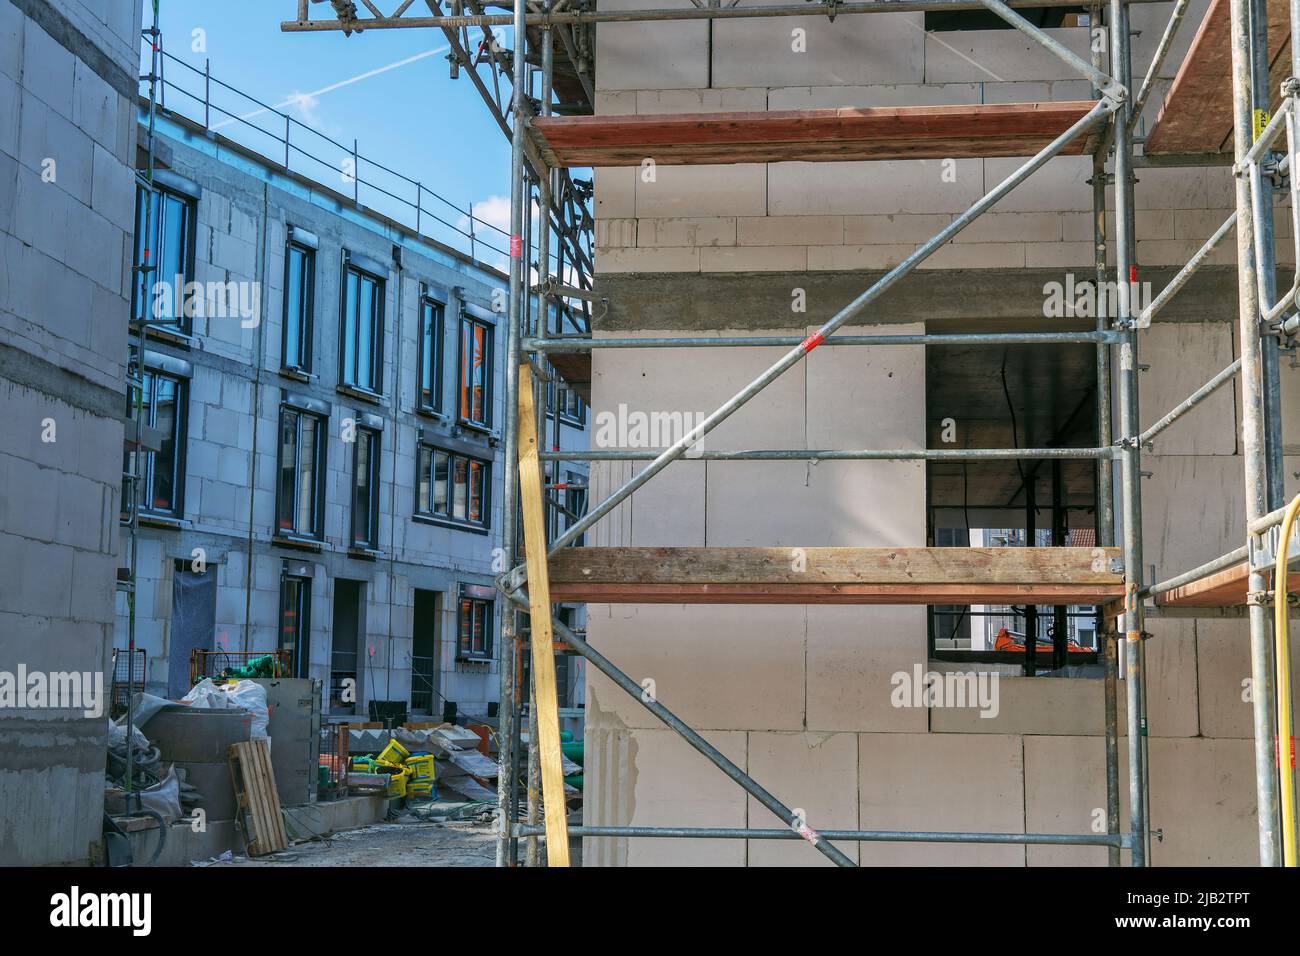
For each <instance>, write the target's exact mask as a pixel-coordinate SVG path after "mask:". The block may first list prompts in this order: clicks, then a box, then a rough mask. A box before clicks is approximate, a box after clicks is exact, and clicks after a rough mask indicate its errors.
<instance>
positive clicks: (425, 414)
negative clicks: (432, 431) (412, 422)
mask: <svg viewBox="0 0 1300 956" xmlns="http://www.w3.org/2000/svg"><path fill="white" fill-rule="evenodd" d="M415 414H417V415H419V416H420V417H421V418H428V419H432V420H433V421H435V422H448V421H450V420H451V417H450V416H449V415H448V414H447V413H446V412H440V411H438V410H437V409H434V408H421V407H419V406H418V405H417V406H416V408H415Z"/></svg>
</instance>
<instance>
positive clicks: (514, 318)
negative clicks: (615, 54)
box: [496, 3, 528, 866]
mask: <svg viewBox="0 0 1300 956" xmlns="http://www.w3.org/2000/svg"><path fill="white" fill-rule="evenodd" d="M526 43H527V36H526V34H525V31H524V5H523V4H522V3H519V4H516V5H515V47H516V52H517V54H518V55H517V56H516V57H515V60H514V91H513V92H514V127H513V129H512V134H511V140H510V253H511V255H510V297H509V300H508V302H507V323H508V332H507V337H506V338H507V344H506V389H505V391H506V394H505V408H504V410H503V411H504V414H503V416H502V418H503V422H502V428H503V430H504V432H505V435H504V438H505V441H504V444H505V460H504V461H503V462H502V472H503V475H504V478H505V481H504V487H503V491H502V495H501V498H502V514H501V529H502V531H501V533H502V539H501V551H502V559H503V560H502V566H503V567H506V568H509V567H512V566H513V565H514V555H515V536H516V529H515V513H516V508H517V502H518V498H519V489H518V486H519V479H518V447H519V427H518V419H519V401H518V398H519V340H520V328H521V323H522V319H523V315H524V313H525V312H526V311H527V304H526V303H527V300H526V299H525V297H524V294H523V292H524V283H525V280H524V275H523V270H524V265H525V264H524V261H523V255H522V252H523V250H522V249H521V248H520V246H521V244H522V234H523V218H524V137H525V136H526V135H527V133H526V124H527V119H526V116H527V108H528V107H527V95H526V94H527V90H525V88H524V67H525V63H524V56H523V54H524V48H525V45H526ZM518 635H519V613H518V611H516V610H514V609H513V608H503V609H502V612H501V639H500V640H499V641H498V642H497V667H498V669H499V670H500V672H501V673H500V677H501V691H500V693H501V696H500V703H499V704H498V710H497V712H498V714H499V715H500V726H499V727H498V728H497V757H498V760H499V766H498V772H497V848H496V864H497V866H514V865H515V863H516V859H515V858H513V857H511V855H510V853H511V845H512V840H513V838H514V834H513V830H514V826H515V823H516V818H515V813H516V810H515V803H516V793H517V788H516V786H515V760H514V746H513V739H514V733H515V726H514V725H515V696H516V695H515V651H516V644H517V641H518Z"/></svg>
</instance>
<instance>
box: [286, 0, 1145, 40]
mask: <svg viewBox="0 0 1300 956" xmlns="http://www.w3.org/2000/svg"><path fill="white" fill-rule="evenodd" d="M1127 2H1128V3H1130V4H1142V3H1161V2H1164V0H1127ZM1008 6H1010V7H1013V8H1015V7H1028V8H1038V7H1077V6H1079V0H1010V2H1009V3H1008ZM983 7H984V4H983V3H980V2H979V0H877V2H875V3H838V4H836V5H835V6H834V7H831V6H828V5H827V6H822V7H820V8H819V6H817V5H810V4H807V3H798V4H783V5H781V6H773V7H746V6H739V7H686V8H684V9H681V8H678V9H672V10H655V9H645V10H561V11H557V12H555V13H529V14H527V15H526V16H525V18H524V19H525V25H526V26H530V27H545V26H562V25H570V24H575V23H633V22H642V21H655V20H745V19H758V18H769V17H807V16H816V15H817V14H818V13H821V12H822V11H823V10H825V11H826V12H827V13H830V12H832V11H833V12H834V15H835V16H837V17H840V16H845V15H850V14H855V13H923V12H929V11H943V10H979V9H981V8H983ZM513 22H514V16H513V15H512V14H509V13H483V14H466V15H462V16H444V17H384V18H382V19H368V18H363V17H358V18H357V19H356V20H349V21H348V22H346V23H344V22H343V21H341V20H285V21H283V22H282V23H281V24H280V29H281V31H283V32H285V33H302V32H313V31H326V30H342V29H345V28H346V29H348V30H352V31H361V30H401V29H408V30H416V29H422V28H427V27H449V28H453V29H461V28H462V27H504V26H510V25H511V24H512V23H513Z"/></svg>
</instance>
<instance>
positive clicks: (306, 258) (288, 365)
mask: <svg viewBox="0 0 1300 956" xmlns="http://www.w3.org/2000/svg"><path fill="white" fill-rule="evenodd" d="M295 254H301V256H302V259H303V268H302V275H303V278H302V283H301V290H302V291H301V293H300V301H299V303H298V305H297V307H298V308H299V309H300V310H301V312H300V314H299V316H298V321H297V323H296V325H297V337H298V352H297V355H294V356H292V357H291V356H290V355H289V327H290V317H289V308H290V305H291V304H292V303H291V302H290V296H289V289H290V276H291V275H292V271H293V257H294V255H295ZM315 332H316V250H315V249H313V248H312V247H311V246H309V245H307V244H306V243H302V242H296V241H295V240H293V239H290V240H289V241H288V242H286V243H285V247H284V309H283V314H282V320H281V328H280V367H281V368H282V369H284V370H285V371H290V372H300V373H302V374H304V375H310V374H311V373H312V367H313V365H314V358H315V351H316V350H315ZM291 358H292V359H293V360H292V361H291V360H290V359H291Z"/></svg>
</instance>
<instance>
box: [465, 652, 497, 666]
mask: <svg viewBox="0 0 1300 956" xmlns="http://www.w3.org/2000/svg"><path fill="white" fill-rule="evenodd" d="M492 661H493V658H492V657H491V656H490V655H480V656H475V657H467V656H464V655H461V654H457V655H456V663H457V664H491V663H492Z"/></svg>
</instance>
